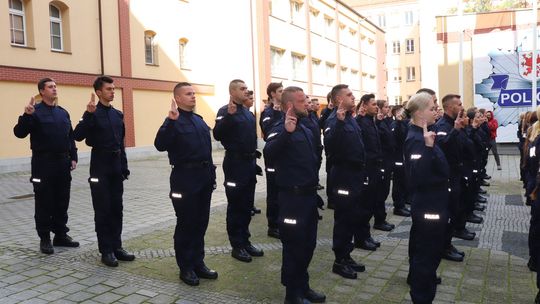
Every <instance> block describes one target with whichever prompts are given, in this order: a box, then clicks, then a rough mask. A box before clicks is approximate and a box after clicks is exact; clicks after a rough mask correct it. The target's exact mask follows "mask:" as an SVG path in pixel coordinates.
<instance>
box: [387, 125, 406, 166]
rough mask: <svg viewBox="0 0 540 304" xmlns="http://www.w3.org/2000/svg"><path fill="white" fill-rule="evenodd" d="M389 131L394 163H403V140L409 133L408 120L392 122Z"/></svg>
mask: <svg viewBox="0 0 540 304" xmlns="http://www.w3.org/2000/svg"><path fill="white" fill-rule="evenodd" d="M391 130H392V134H393V136H394V143H395V149H394V161H395V162H400V163H403V153H404V149H405V139H407V132H409V120H408V119H403V120H397V119H396V120H394V121H393V122H392V125H391Z"/></svg>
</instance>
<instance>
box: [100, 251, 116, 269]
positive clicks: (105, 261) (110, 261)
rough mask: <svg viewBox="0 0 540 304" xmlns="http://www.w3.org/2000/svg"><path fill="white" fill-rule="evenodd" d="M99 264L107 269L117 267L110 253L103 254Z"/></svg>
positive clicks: (114, 258)
mask: <svg viewBox="0 0 540 304" xmlns="http://www.w3.org/2000/svg"><path fill="white" fill-rule="evenodd" d="M101 262H102V263H103V264H105V265H107V266H109V267H117V266H118V260H117V259H116V257H115V256H114V254H113V253H112V252H109V253H103V254H102V255H101Z"/></svg>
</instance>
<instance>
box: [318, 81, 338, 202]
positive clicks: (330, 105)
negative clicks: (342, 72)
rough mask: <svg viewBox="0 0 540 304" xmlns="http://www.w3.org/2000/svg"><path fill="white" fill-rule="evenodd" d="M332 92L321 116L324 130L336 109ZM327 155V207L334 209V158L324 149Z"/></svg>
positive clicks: (327, 97) (320, 119)
mask: <svg viewBox="0 0 540 304" xmlns="http://www.w3.org/2000/svg"><path fill="white" fill-rule="evenodd" d="M331 99H332V98H331V92H329V93H328V94H327V95H326V102H327V106H326V108H324V109H323V110H322V111H321V117H320V118H319V127H320V128H321V129H322V130H323V133H324V130H325V129H326V120H327V119H328V117H329V116H330V114H331V113H332V111H333V109H334V104H333V103H332V100H331ZM324 153H325V156H326V164H325V170H326V197H327V198H328V202H327V207H328V209H334V193H333V188H332V178H331V177H330V171H331V170H332V159H331V158H330V157H329V156H328V152H327V151H326V149H325V151H324Z"/></svg>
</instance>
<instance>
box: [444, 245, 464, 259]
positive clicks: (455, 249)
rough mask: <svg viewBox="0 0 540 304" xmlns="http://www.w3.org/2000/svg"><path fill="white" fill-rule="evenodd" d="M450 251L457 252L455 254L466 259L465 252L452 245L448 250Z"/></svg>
mask: <svg viewBox="0 0 540 304" xmlns="http://www.w3.org/2000/svg"><path fill="white" fill-rule="evenodd" d="M448 249H449V250H450V251H452V252H455V253H457V254H459V255H460V256H462V257H465V252H463V251H461V250H459V249H457V248H456V247H455V246H454V245H450V248H448Z"/></svg>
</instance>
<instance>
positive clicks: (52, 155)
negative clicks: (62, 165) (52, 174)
mask: <svg viewBox="0 0 540 304" xmlns="http://www.w3.org/2000/svg"><path fill="white" fill-rule="evenodd" d="M32 156H34V157H38V158H48V159H63V158H69V153H68V152H34V153H32Z"/></svg>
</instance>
